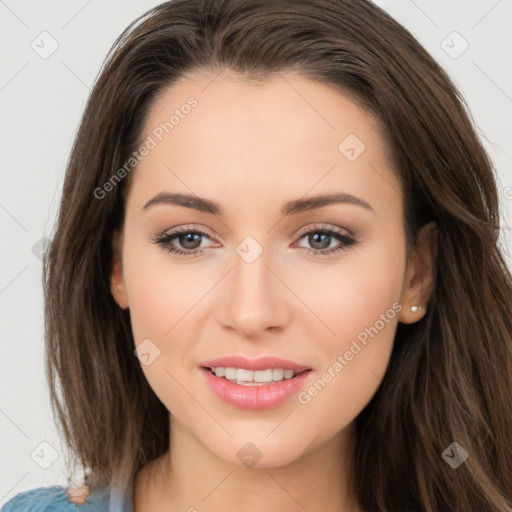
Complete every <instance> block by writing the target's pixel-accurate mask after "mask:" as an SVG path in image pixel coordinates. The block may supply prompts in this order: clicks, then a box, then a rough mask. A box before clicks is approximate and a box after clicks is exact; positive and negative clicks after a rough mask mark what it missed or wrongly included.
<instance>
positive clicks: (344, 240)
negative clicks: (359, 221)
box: [299, 226, 357, 256]
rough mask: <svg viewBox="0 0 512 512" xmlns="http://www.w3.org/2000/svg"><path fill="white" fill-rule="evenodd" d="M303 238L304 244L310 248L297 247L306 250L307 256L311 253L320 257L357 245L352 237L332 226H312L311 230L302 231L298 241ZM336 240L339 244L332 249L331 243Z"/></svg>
mask: <svg viewBox="0 0 512 512" xmlns="http://www.w3.org/2000/svg"><path fill="white" fill-rule="evenodd" d="M303 238H306V242H307V243H308V244H310V246H311V247H312V248H311V249H310V248H308V247H303V246H299V247H302V248H303V249H306V250H307V251H308V252H307V254H310V253H313V254H314V255H316V254H319V255H322V256H324V255H330V254H335V253H338V252H340V251H345V250H347V249H348V248H349V247H350V246H352V245H355V244H356V243H357V240H356V239H355V238H354V237H353V236H351V235H349V234H348V233H346V232H343V231H341V230H339V229H337V228H334V227H332V226H320V227H318V226H314V227H313V228H312V229H309V230H307V231H302V232H301V233H300V234H299V240H302V239H303ZM336 240H337V241H338V242H339V243H338V245H337V246H335V247H332V245H331V244H332V242H335V241H336Z"/></svg>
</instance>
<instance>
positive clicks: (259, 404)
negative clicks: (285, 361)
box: [200, 360, 313, 411]
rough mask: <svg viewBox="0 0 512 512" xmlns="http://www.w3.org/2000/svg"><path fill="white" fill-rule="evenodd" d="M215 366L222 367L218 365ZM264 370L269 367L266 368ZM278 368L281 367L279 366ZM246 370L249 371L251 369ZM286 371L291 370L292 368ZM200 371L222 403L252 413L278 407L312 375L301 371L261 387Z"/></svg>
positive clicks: (207, 370) (203, 370)
mask: <svg viewBox="0 0 512 512" xmlns="http://www.w3.org/2000/svg"><path fill="white" fill-rule="evenodd" d="M222 361H223V360H222ZM259 361H260V360H258V362H259ZM253 363H254V361H253ZM212 366H215V365H212ZM217 366H222V365H221V364H218V365H217ZM239 368H240V367H239ZM266 368H269V367H268V366H266ZM280 368H283V367H282V366H280ZM246 369H247V370H250V369H251V368H246ZM286 369H290V370H293V368H286ZM200 371H201V373H202V374H203V375H204V378H205V379H206V383H207V385H208V387H209V388H210V389H211V390H212V391H213V393H214V394H215V395H216V396H217V397H218V398H220V399H221V400H222V401H223V402H225V403H227V404H229V405H232V406H233V407H237V408H239V409H250V410H254V411H255V410H262V409H271V408H274V407H277V406H279V405H280V404H281V403H283V402H284V401H286V400H288V399H289V398H290V397H291V396H292V395H294V394H295V393H297V392H298V391H299V389H300V388H301V387H302V386H303V385H304V383H305V381H306V379H307V378H308V377H309V375H310V374H311V373H313V372H312V371H311V370H309V371H303V372H302V373H299V374H297V375H296V376H295V377H293V378H291V379H284V380H282V381H280V382H272V383H268V384H267V383H265V384H263V385H262V386H244V385H242V384H233V383H232V382H230V381H229V380H227V379H225V378H223V377H217V376H216V375H214V374H213V373H212V372H211V371H210V370H209V369H208V368H201V369H200Z"/></svg>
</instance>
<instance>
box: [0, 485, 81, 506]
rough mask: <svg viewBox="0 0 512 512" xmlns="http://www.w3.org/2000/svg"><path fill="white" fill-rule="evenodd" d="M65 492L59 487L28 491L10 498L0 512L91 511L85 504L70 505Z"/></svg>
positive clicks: (64, 489)
mask: <svg viewBox="0 0 512 512" xmlns="http://www.w3.org/2000/svg"><path fill="white" fill-rule="evenodd" d="M66 490H67V489H66V487H62V486H60V485H53V486H51V487H36V488H34V489H29V490H28V491H23V492H20V493H18V494H16V495H15V496H14V497H12V498H11V499H10V500H9V501H8V502H7V503H5V504H4V505H3V506H2V508H1V509H0V512H46V511H48V512H50V511H51V512H60V511H63V512H64V511H69V512H71V511H73V512H86V511H88V510H90V509H91V505H88V503H87V502H86V503H84V504H83V505H80V506H78V505H76V504H75V503H71V502H70V501H69V496H68V495H67V492H66Z"/></svg>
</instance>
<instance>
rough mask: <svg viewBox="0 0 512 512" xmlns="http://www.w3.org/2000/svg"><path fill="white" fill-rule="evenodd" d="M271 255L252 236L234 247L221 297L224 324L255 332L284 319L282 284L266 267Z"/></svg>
mask: <svg viewBox="0 0 512 512" xmlns="http://www.w3.org/2000/svg"><path fill="white" fill-rule="evenodd" d="M272 259H273V258H272V254H271V251H270V249H269V248H268V247H265V248H264V247H263V245H262V244H261V243H259V242H258V241H256V240H255V239H254V238H252V237H247V238H246V239H244V240H243V241H242V242H241V243H240V244H239V245H238V246H237V247H236V252H235V254H234V255H233V270H232V271H231V272H230V274H229V277H228V283H229V284H228V286H227V294H226V295H225V296H224V297H223V298H222V299H221V300H222V307H221V311H222V314H221V321H222V323H223V324H224V325H229V326H231V327H233V328H234V329H236V330H237V331H239V332H241V333H245V334H257V332H258V331H264V330H265V329H267V328H268V327H279V326H282V325H283V323H284V322H285V321H286V318H287V315H286V301H285V300H284V299H285V298H284V297H283V295H282V294H283V289H282V284H280V283H279V280H278V279H276V277H275V276H274V275H273V273H272V272H271V271H270V269H269V268H268V267H269V266H270V267H271V266H272V261H271V260H272Z"/></svg>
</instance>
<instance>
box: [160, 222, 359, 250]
mask: <svg viewBox="0 0 512 512" xmlns="http://www.w3.org/2000/svg"><path fill="white" fill-rule="evenodd" d="M205 238H206V239H208V240H212V238H211V237H210V236H209V235H208V233H206V232H205V231H202V230H200V229H197V228H192V227H189V226H183V227H180V228H177V229H174V230H172V231H169V232H164V233H161V234H160V235H157V236H156V237H155V238H154V239H153V243H155V244H158V245H160V246H161V247H162V248H164V249H165V250H166V251H167V252H169V253H171V254H176V255H177V256H199V255H201V254H203V253H204V249H205V248H206V247H205V246H204V245H202V242H203V240H202V239H205ZM303 238H306V242H307V243H309V244H310V246H311V247H312V248H311V249H310V248H308V247H304V246H302V245H299V248H302V249H305V250H306V251H308V252H307V254H310V253H313V254H314V255H317V254H318V255H321V256H323V255H330V254H335V253H338V252H340V251H344V250H347V249H348V248H349V247H350V246H352V245H354V244H356V243H357V240H356V239H355V238H354V237H353V236H351V235H349V234H348V233H346V232H343V231H341V230H339V229H337V228H334V227H332V226H321V227H318V226H313V228H310V229H309V230H307V231H302V232H301V233H300V234H299V241H300V240H302V239H303ZM336 240H337V241H338V242H339V243H338V245H337V246H335V247H332V246H331V244H332V242H335V241H336ZM176 244H179V246H178V247H176Z"/></svg>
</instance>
